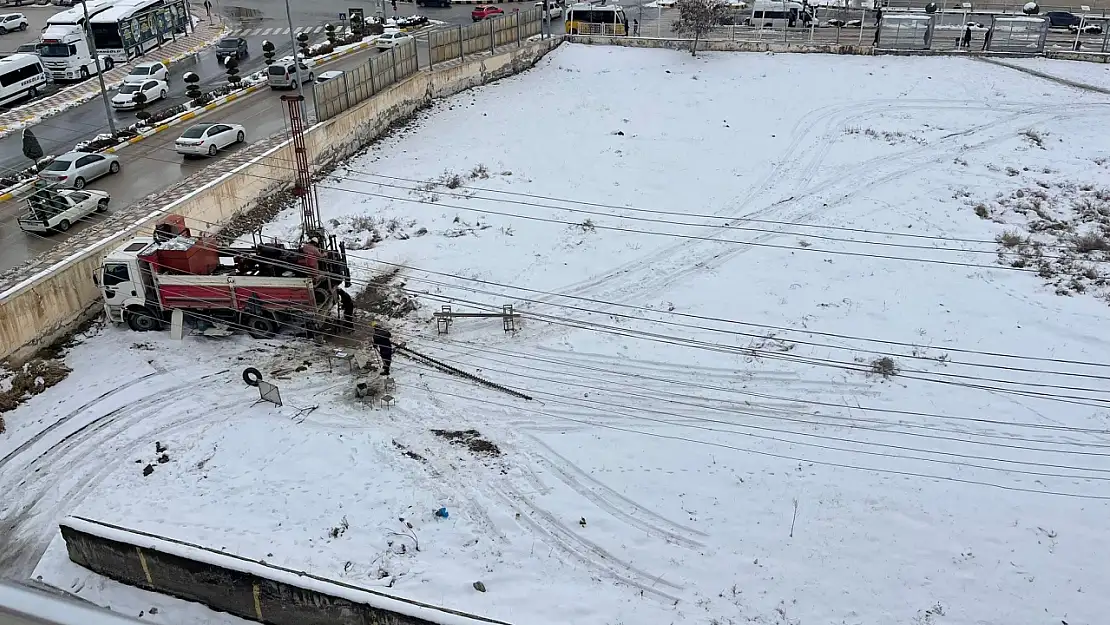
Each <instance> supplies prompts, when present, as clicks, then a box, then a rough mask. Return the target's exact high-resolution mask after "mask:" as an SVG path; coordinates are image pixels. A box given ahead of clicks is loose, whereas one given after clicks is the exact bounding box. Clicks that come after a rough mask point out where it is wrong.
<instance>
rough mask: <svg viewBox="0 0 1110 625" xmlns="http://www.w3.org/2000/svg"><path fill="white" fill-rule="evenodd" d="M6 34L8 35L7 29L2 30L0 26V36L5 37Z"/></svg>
mask: <svg viewBox="0 0 1110 625" xmlns="http://www.w3.org/2000/svg"><path fill="white" fill-rule="evenodd" d="M6 34H8V29H7V28H4V27H3V26H0V35H6Z"/></svg>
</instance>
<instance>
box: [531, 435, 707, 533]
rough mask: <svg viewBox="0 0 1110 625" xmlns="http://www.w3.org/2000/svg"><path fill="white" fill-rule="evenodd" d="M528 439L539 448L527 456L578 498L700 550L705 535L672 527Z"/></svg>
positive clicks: (636, 525) (628, 521)
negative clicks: (535, 460)
mask: <svg viewBox="0 0 1110 625" xmlns="http://www.w3.org/2000/svg"><path fill="white" fill-rule="evenodd" d="M528 437H529V438H530V439H532V441H533V442H534V443H535V444H536V445H538V446H539V447H541V448H542V449H540V450H532V452H531V454H530V456H531V457H532V458H534V459H537V460H539V461H540V462H541V463H542V464H543V465H545V466H546V467H547V468H548V469H549V470H551V471H552V472H553V473H555V474H556V475H557V476H559V479H560V480H562V482H563V483H564V484H566V485H567V486H569V487H570V488H571V489H573V490H574V491H575V492H577V493H578V494H579V495H582V496H583V497H584V498H586V499H587V500H589V501H591V502H593V503H594V505H596V506H597V507H599V508H601V509H602V510H605V511H606V512H608V513H609V514H611V515H613V516H614V517H616V518H618V519H621V520H623V521H624V522H625V523H627V524H629V525H631V526H633V527H636V528H639V529H640V530H643V531H644V532H645V533H647V534H648V535H651V536H654V537H656V538H661V539H663V540H665V541H667V542H672V543H675V544H677V545H681V546H683V547H687V548H689V549H702V548H704V547H705V543H703V542H701V540H700V539H701V538H705V537H706V536H708V535H707V534H706V533H705V532H701V531H699V530H696V529H693V528H690V527H686V526H685V525H681V524H679V523H675V522H674V521H671V520H669V519H667V518H666V517H664V516H662V515H661V514H658V513H656V512H654V511H652V510H650V509H649V508H646V507H644V506H642V505H640V504H638V503H636V502H635V501H633V500H632V499H629V498H628V497H625V496H624V495H621V494H620V493H618V492H617V491H615V490H613V489H611V488H609V487H608V486H606V485H604V484H603V483H601V482H600V481H598V480H596V479H594V478H593V477H592V476H590V475H589V474H588V473H586V472H585V471H583V470H582V469H581V467H579V466H578V465H576V464H574V463H573V462H571V461H570V460H568V459H567V458H565V457H564V456H562V455H560V454H559V453H558V452H557V451H555V450H554V449H552V448H551V446H550V445H548V444H547V443H545V442H543V441H542V440H540V439H539V438H538V437H536V436H535V435H531V434H529V435H528Z"/></svg>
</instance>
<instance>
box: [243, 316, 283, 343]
mask: <svg viewBox="0 0 1110 625" xmlns="http://www.w3.org/2000/svg"><path fill="white" fill-rule="evenodd" d="M245 325H246V326H247V334H249V335H251V338H256V339H269V338H273V336H274V335H275V334H277V331H278V326H277V323H276V322H274V320H273V319H270V318H269V317H259V316H252V317H249V318H248V319H247V323H246V324H245Z"/></svg>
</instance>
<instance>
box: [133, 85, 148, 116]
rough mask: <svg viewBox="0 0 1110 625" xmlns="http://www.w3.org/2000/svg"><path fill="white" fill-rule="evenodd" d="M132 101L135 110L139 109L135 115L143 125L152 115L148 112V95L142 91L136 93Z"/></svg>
mask: <svg viewBox="0 0 1110 625" xmlns="http://www.w3.org/2000/svg"><path fill="white" fill-rule="evenodd" d="M131 101H132V102H134V103H135V108H136V109H138V112H136V113H135V118H136V119H138V120H139V121H140V122H143V123H145V122H146V120H148V119H150V113H149V112H148V111H147V110H146V95H144V94H143V92H142V91H136V92H135V95H133V96H131Z"/></svg>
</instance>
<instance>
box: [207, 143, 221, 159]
mask: <svg viewBox="0 0 1110 625" xmlns="http://www.w3.org/2000/svg"><path fill="white" fill-rule="evenodd" d="M219 151H220V148H218V147H216V144H215V143H213V144H212V145H210V146H208V156H215V155H216V153H217V152H219Z"/></svg>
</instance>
